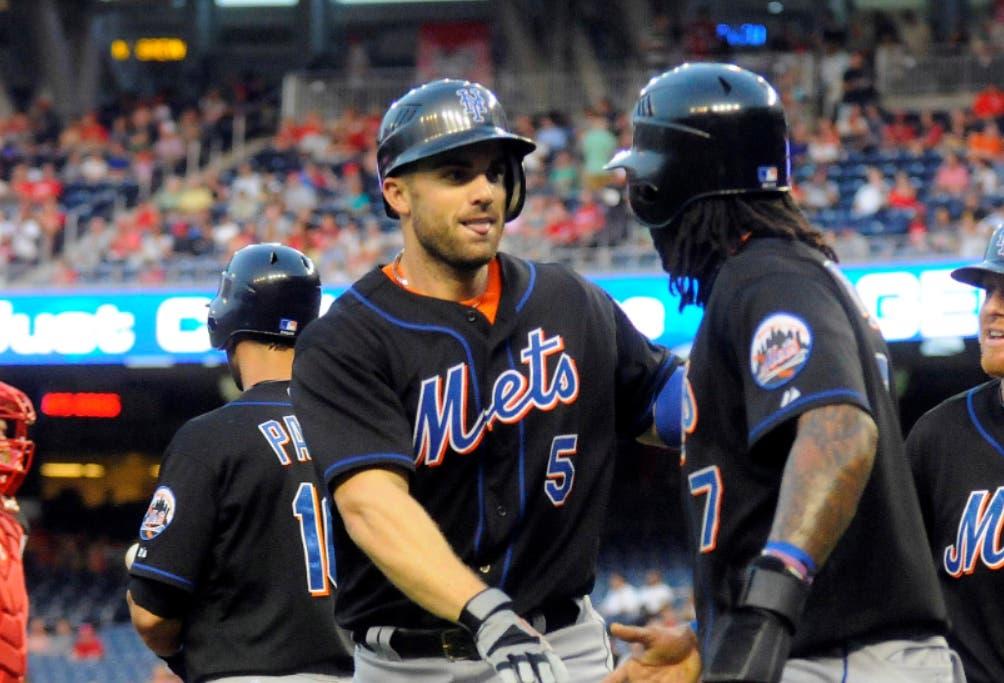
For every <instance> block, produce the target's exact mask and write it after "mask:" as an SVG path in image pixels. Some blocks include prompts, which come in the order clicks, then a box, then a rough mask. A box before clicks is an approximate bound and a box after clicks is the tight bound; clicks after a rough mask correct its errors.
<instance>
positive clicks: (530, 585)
mask: <svg viewBox="0 0 1004 683" xmlns="http://www.w3.org/2000/svg"><path fill="white" fill-rule="evenodd" d="M499 259H500V262H501V271H502V280H503V289H502V294H501V298H500V301H499V305H498V311H497V314H496V317H495V322H494V324H489V322H488V320H487V319H486V318H485V317H484V316H483V315H481V314H480V313H479V312H477V311H475V310H473V309H471V308H468V307H465V306H463V305H461V304H458V303H455V302H451V301H444V300H440V299H434V298H430V297H424V296H420V295H417V294H414V293H411V292H408V291H406V290H404V289H403V288H401V287H399V286H398V285H397V284H395V283H394V282H392V281H391V280H389V279H388V277H387V276H386V275H385V274H384V273H383V272H381V270H379V269H376V270H373V271H372V272H371V273H369V274H368V275H366V276H364V277H363V278H362V279H361V280H359V281H358V282H356V283H355V284H354V285H353V286H352V287H351V288H350V289H349V290H348V291H346V292H345V293H344V294H343V295H342V296H341V297H339V298H338V300H337V301H335V303H334V304H333V305H332V307H331V309H330V310H329V311H328V313H327V314H326V315H325V316H323V317H322V318H321V319H319V320H318V321H317V322H315V323H312V324H311V326H310V327H309V328H308V329H306V330H305V331H304V333H303V335H302V336H301V337H300V339H299V340H298V341H297V355H296V361H295V363H294V369H293V383H292V396H293V403H294V406H295V408H296V414H297V416H298V417H299V418H300V423H301V424H302V425H303V432H304V436H305V437H306V439H307V443H309V444H310V449H311V453H312V454H313V457H314V462H315V465H316V466H317V468H318V470H319V472H320V473H321V474H322V475H323V477H324V479H325V480H326V481H327V482H328V484H329V487H333V486H335V485H337V482H338V480H339V479H340V478H341V477H344V476H346V475H348V474H351V473H352V472H355V471H357V470H360V469H365V468H373V467H392V468H397V469H399V470H403V471H405V472H407V473H408V474H409V478H410V491H411V495H412V496H413V497H414V498H415V499H416V500H417V501H418V502H419V503H420V504H421V505H422V506H423V507H424V508H425V509H426V510H427V511H428V512H429V514H430V516H431V517H432V519H433V520H435V522H436V523H437V525H438V526H439V528H440V529H441V530H442V532H443V534H444V535H445V537H446V539H447V540H448V542H449V543H450V545H451V546H452V548H453V550H454V551H455V552H456V553H457V555H458V556H459V557H460V558H461V559H462V560H463V561H464V562H465V563H466V564H467V565H468V566H470V567H471V568H473V569H474V570H475V571H476V572H478V575H479V576H480V577H481V578H482V579H483V580H484V581H485V583H487V584H488V585H491V586H496V587H499V588H501V589H503V590H505V591H507V592H508V593H509V594H510V595H512V597H513V599H514V601H515V607H516V610H517V611H518V612H520V613H526V612H527V611H530V610H532V609H536V608H538V607H540V606H541V605H543V604H545V603H546V602H547V601H549V600H553V599H560V598H567V597H573V596H581V595H583V594H587V593H589V592H590V590H591V589H592V586H593V579H594V570H595V562H596V556H597V551H598V546H599V536H600V532H601V530H602V527H603V523H604V518H605V516H606V508H607V502H608V498H609V493H610V485H611V479H612V477H613V466H614V462H613V455H614V449H615V443H616V437H617V435H618V434H621V435H624V436H636V435H637V434H639V433H640V432H642V431H643V430H644V429H646V428H647V427H648V426H649V425H650V424H651V408H652V401H653V397H654V395H655V393H656V391H657V389H659V388H660V387H661V386H662V384H663V382H664V381H665V380H666V378H668V377H669V375H670V374H671V372H672V370H673V369H674V367H675V366H676V364H677V361H676V359H675V357H673V356H671V355H670V354H669V353H668V352H667V351H666V350H665V349H662V348H660V347H657V346H655V345H653V344H651V343H649V341H648V340H647V339H646V338H645V337H644V336H642V335H641V334H640V333H639V332H638V331H637V330H636V329H635V327H634V326H633V324H632V323H631V321H630V320H629V319H628V318H627V316H626V315H625V314H624V313H623V312H622V311H621V310H620V307H619V306H618V305H617V304H616V302H614V301H613V300H612V299H611V298H610V297H609V296H608V295H607V294H606V293H604V292H603V291H602V290H600V289H599V288H598V287H596V286H594V285H592V284H590V283H588V282H586V281H585V280H583V279H582V278H581V277H579V276H578V275H575V274H574V273H572V272H571V271H570V270H568V269H567V268H565V267H562V266H558V265H554V264H546V265H545V264H535V263H530V262H526V261H522V260H520V259H517V258H514V257H511V256H507V255H504V254H503V255H500V256H499ZM334 526H335V548H336V553H337V557H338V579H339V588H340V592H339V598H338V621H339V623H340V624H341V625H342V626H344V627H346V628H351V629H361V628H364V627H368V626H375V625H389V626H405V627H429V628H435V627H441V626H443V625H444V623H445V622H443V621H441V620H439V619H437V618H436V617H434V616H433V615H432V614H430V613H428V612H426V611H425V610H423V609H422V608H421V607H419V606H418V605H416V604H414V603H412V602H411V601H410V600H408V599H407V598H406V597H405V596H404V595H403V594H402V593H400V592H399V591H398V590H397V589H396V588H395V587H394V586H393V585H392V584H391V583H390V582H389V581H388V580H387V579H386V578H385V577H384V575H383V574H382V573H381V572H380V571H379V569H378V568H377V567H376V566H374V565H373V564H372V562H371V561H370V560H369V558H368V557H366V555H365V554H364V553H363V552H362V551H361V550H360V549H359V548H358V547H357V546H356V545H355V544H354V543H352V541H351V540H350V539H349V537H348V536H347V534H346V531H345V529H344V526H343V525H342V524H341V523H340V521H339V519H338V516H337V515H336V521H335V525H334Z"/></svg>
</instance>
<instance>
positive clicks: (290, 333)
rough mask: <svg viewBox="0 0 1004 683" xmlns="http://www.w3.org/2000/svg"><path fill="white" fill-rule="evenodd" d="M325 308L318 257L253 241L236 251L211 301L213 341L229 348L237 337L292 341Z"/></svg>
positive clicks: (223, 347)
mask: <svg viewBox="0 0 1004 683" xmlns="http://www.w3.org/2000/svg"><path fill="white" fill-rule="evenodd" d="M320 308H321V278H320V276H319V275H318V274H317V268H315V267H314V263H313V261H311V260H310V259H309V258H307V257H306V256H305V255H303V254H301V253H300V252H299V251H297V250H296V249H293V248H292V247H287V246H283V245H281V244H252V245H250V246H247V247H244V248H243V249H238V250H237V251H236V252H234V255H233V257H231V259H230V263H228V264H227V268H226V270H224V271H223V274H222V275H221V277H220V290H219V292H218V293H217V294H216V298H214V299H213V300H212V301H211V302H209V319H208V326H209V340H210V341H211V342H212V344H213V346H214V347H215V348H217V349H225V348H226V347H227V345H228V344H230V342H231V341H232V340H233V338H234V335H239V334H247V335H252V336H254V337H263V338H266V339H284V340H288V341H292V340H294V339H296V336H297V335H298V334H299V333H300V331H301V330H302V329H303V328H304V327H305V326H306V325H307V323H309V322H310V321H311V320H314V319H315V318H316V317H317V316H318V313H319V311H320Z"/></svg>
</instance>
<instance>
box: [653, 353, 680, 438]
mask: <svg viewBox="0 0 1004 683" xmlns="http://www.w3.org/2000/svg"><path fill="white" fill-rule="evenodd" d="M684 374H686V371H685V370H684V366H683V365H677V366H676V369H674V370H673V374H671V375H670V376H669V379H667V380H666V382H665V384H663V385H662V389H660V390H659V395H658V396H656V397H655V406H654V409H653V411H652V417H653V421H654V422H655V432H656V434H658V435H659V438H660V439H662V442H663V443H664V444H666V445H667V446H669V447H670V448H679V447H680V444H681V441H682V438H683V376H684Z"/></svg>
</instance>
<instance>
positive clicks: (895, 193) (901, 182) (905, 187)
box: [889, 169, 923, 211]
mask: <svg viewBox="0 0 1004 683" xmlns="http://www.w3.org/2000/svg"><path fill="white" fill-rule="evenodd" d="M889 208H892V209H912V210H913V211H920V210H921V209H922V208H923V204H921V203H920V201H919V200H918V199H917V188H916V187H914V186H913V182H911V181H910V176H909V174H908V173H907V172H906V171H904V170H902V169H900V170H899V171H896V176H895V181H894V182H893V186H892V189H891V190H890V191H889Z"/></svg>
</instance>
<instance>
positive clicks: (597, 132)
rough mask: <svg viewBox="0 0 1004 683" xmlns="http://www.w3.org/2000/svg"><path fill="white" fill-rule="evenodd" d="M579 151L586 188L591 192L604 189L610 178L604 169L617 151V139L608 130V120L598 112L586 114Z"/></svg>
mask: <svg viewBox="0 0 1004 683" xmlns="http://www.w3.org/2000/svg"><path fill="white" fill-rule="evenodd" d="M579 150H580V151H581V153H582V166H583V169H582V171H583V176H584V185H585V187H586V188H588V189H590V190H598V189H600V188H602V187H603V186H605V185H606V184H607V181H608V178H609V173H608V172H607V171H604V170H603V167H604V166H605V165H606V163H607V162H608V161H610V157H612V156H613V154H614V152H615V151H616V150H617V138H616V137H614V134H613V133H611V132H610V129H609V128H607V121H606V119H605V118H604V117H603V116H601V115H600V114H599V113H597V112H596V111H593V110H590V111H588V112H586V130H585V131H583V133H582V138H581V140H579Z"/></svg>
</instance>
